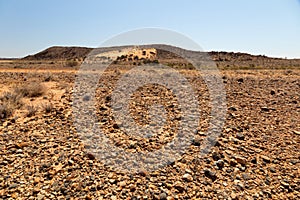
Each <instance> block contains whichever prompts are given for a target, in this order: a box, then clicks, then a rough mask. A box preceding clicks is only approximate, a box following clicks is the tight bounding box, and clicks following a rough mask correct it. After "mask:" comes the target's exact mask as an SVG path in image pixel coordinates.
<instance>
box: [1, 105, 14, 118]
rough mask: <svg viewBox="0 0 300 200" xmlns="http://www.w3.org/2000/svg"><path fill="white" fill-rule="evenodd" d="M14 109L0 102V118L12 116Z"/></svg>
mask: <svg viewBox="0 0 300 200" xmlns="http://www.w3.org/2000/svg"><path fill="white" fill-rule="evenodd" d="M13 112H14V109H13V108H12V107H10V106H8V105H5V104H0V119H5V118H8V117H10V116H12V114H13Z"/></svg>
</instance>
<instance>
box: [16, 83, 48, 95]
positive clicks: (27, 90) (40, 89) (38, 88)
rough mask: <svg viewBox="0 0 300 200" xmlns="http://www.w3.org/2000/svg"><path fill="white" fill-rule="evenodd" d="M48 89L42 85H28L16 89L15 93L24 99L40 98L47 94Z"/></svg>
mask: <svg viewBox="0 0 300 200" xmlns="http://www.w3.org/2000/svg"><path fill="white" fill-rule="evenodd" d="M45 92H46V88H45V87H44V86H43V85H41V84H40V83H35V82H33V83H29V84H26V85H20V86H18V87H16V88H15V89H14V93H16V94H19V95H21V96H22V97H29V98H32V97H39V96H42V95H43V94H45Z"/></svg>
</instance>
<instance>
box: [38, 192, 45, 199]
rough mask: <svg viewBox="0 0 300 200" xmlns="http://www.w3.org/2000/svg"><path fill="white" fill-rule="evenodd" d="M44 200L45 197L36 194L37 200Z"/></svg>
mask: <svg viewBox="0 0 300 200" xmlns="http://www.w3.org/2000/svg"><path fill="white" fill-rule="evenodd" d="M44 198H45V195H43V194H41V193H38V194H37V200H42V199H44Z"/></svg>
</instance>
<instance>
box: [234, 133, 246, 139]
mask: <svg viewBox="0 0 300 200" xmlns="http://www.w3.org/2000/svg"><path fill="white" fill-rule="evenodd" d="M236 138H237V139H239V140H244V139H245V135H244V134H243V133H237V134H236Z"/></svg>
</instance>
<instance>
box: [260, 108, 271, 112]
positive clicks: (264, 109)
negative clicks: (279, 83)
mask: <svg viewBox="0 0 300 200" xmlns="http://www.w3.org/2000/svg"><path fill="white" fill-rule="evenodd" d="M260 109H261V111H264V112H269V111H270V109H269V108H268V107H261V108H260Z"/></svg>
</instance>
